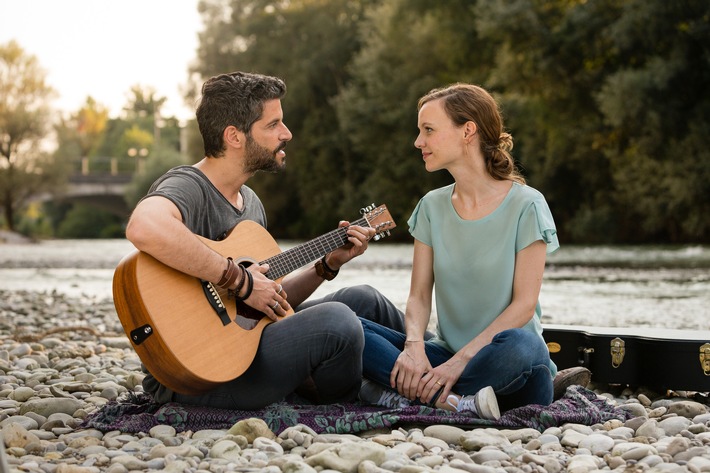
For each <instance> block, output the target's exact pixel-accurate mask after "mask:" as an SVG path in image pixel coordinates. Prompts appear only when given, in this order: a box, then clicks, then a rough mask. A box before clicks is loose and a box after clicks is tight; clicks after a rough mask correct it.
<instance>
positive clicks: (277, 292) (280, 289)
mask: <svg viewBox="0 0 710 473" xmlns="http://www.w3.org/2000/svg"><path fill="white" fill-rule="evenodd" d="M283 290H284V287H283V286H282V285H281V284H279V290H278V291H276V294H281V291H283Z"/></svg>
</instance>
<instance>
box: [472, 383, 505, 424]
mask: <svg viewBox="0 0 710 473" xmlns="http://www.w3.org/2000/svg"><path fill="white" fill-rule="evenodd" d="M476 412H477V413H478V417H480V418H481V419H487V420H498V419H500V408H499V407H498V399H496V393H495V391H493V388H492V387H490V386H486V387H485V388H483V389H481V390H480V391H478V393H477V394H476Z"/></svg>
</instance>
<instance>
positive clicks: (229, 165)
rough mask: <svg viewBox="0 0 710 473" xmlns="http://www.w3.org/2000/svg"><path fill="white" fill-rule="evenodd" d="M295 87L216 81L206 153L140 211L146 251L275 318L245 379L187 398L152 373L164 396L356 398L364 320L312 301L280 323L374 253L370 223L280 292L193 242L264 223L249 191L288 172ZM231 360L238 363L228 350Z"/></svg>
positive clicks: (238, 77)
mask: <svg viewBox="0 0 710 473" xmlns="http://www.w3.org/2000/svg"><path fill="white" fill-rule="evenodd" d="M285 93H286V86H285V84H284V83H283V81H281V80H280V79H278V78H275V77H269V76H263V75H259V74H250V73H242V72H234V73H231V74H222V75H218V76H215V77H212V78H210V79H209V80H207V81H206V82H205V83H204V85H203V87H202V97H201V99H200V102H199V105H198V107H197V123H198V125H199V129H200V133H201V134H202V138H203V141H204V148H205V157H204V158H203V159H202V160H201V161H200V162H198V163H197V164H195V165H193V166H179V167H177V168H175V169H172V170H170V171H168V172H167V173H166V174H165V175H163V176H161V177H160V178H159V179H158V180H157V181H156V182H155V183H154V184H153V186H152V187H151V189H150V191H149V193H148V195H147V196H146V197H145V198H143V200H141V201H140V202H139V203H138V205H137V206H136V209H135V210H134V212H133V214H132V216H131V218H130V221H129V222H128V226H127V228H126V237H127V238H128V239H129V240H130V241H131V242H132V243H133V244H134V245H135V246H136V248H138V249H139V250H141V251H143V252H145V253H148V254H150V255H152V256H153V257H154V258H156V259H157V260H159V261H161V262H162V263H164V264H166V265H168V266H170V267H172V268H175V269H177V270H178V271H181V272H183V273H186V274H189V275H191V276H195V277H197V278H200V279H203V280H206V281H211V282H213V283H214V284H216V285H218V286H220V287H221V288H223V289H229V291H230V293H231V294H233V295H234V297H237V298H239V299H241V300H242V301H243V302H244V303H245V304H246V305H248V306H250V307H252V308H253V309H256V310H258V311H260V312H262V313H263V314H265V315H266V316H267V317H269V318H271V319H273V320H274V321H276V323H272V324H269V325H268V326H266V327H265V329H264V331H263V333H262V336H261V341H260V344H259V348H258V350H257V353H256V356H255V359H254V361H253V362H252V364H251V365H250V367H249V368H248V369H247V371H246V372H244V374H242V375H241V376H239V377H238V378H237V379H235V380H233V381H230V382H227V383H225V384H222V385H220V386H218V387H217V388H215V389H213V390H211V391H208V392H207V393H204V394H200V395H194V396H190V395H184V394H180V393H176V392H173V391H172V390H170V389H169V388H167V387H166V386H163V385H161V384H160V383H158V381H157V380H156V379H155V378H154V377H153V376H152V375H150V374H148V375H147V376H146V378H145V380H144V382H143V386H144V388H145V391H146V392H149V393H151V394H152V395H153V397H154V398H155V400H156V401H158V402H161V403H164V402H169V401H175V402H181V403H186V404H196V405H202V406H212V407H219V408H227V409H257V408H260V407H263V406H265V405H268V404H270V403H272V402H276V401H280V400H282V399H283V398H284V397H285V396H286V395H288V394H289V393H291V392H294V391H296V390H298V391H299V393H302V394H304V395H307V396H308V397H309V398H310V400H311V401H313V402H316V403H333V402H343V401H351V400H355V399H356V398H357V393H358V390H359V388H360V381H361V370H362V350H363V344H364V341H363V333H362V327H361V324H360V322H359V320H358V318H357V316H356V314H355V313H354V312H353V311H352V310H351V309H349V308H348V307H347V306H346V305H344V304H342V303H339V302H333V301H331V302H322V303H317V304H310V305H309V307H307V308H304V309H303V310H300V311H298V312H297V313H296V314H294V315H292V316H289V317H286V318H283V319H281V318H279V316H283V315H285V314H286V311H287V310H289V309H290V308H291V307H297V306H298V305H299V304H301V303H302V302H303V301H305V300H306V298H308V297H309V296H310V295H311V294H312V293H313V291H315V289H316V288H318V286H319V285H320V284H321V283H322V282H323V280H324V278H325V279H332V278H333V277H335V275H336V274H337V272H338V270H339V269H340V267H341V266H343V265H344V264H345V263H347V262H348V261H350V260H351V259H352V258H354V257H356V256H359V255H361V254H362V253H363V252H364V251H365V250H366V249H367V242H368V240H369V239H370V238H371V237H372V236H373V235H374V233H375V231H374V229H372V228H363V227H360V226H355V225H352V226H348V224H347V222H341V226H344V227H345V226H347V235H348V244H347V245H346V246H344V247H341V248H339V249H336V250H334V251H332V252H331V253H329V254H328V255H326V256H325V257H324V258H323V259H322V260H319V262H317V263H316V265H315V266H312V267H310V268H307V269H305V270H303V271H301V272H299V273H297V274H294V275H292V277H290V278H286V279H284V281H283V285H280V284H278V283H276V282H274V281H272V280H271V279H269V278H267V277H266V276H265V275H264V273H266V271H267V270H268V266H267V265H262V266H260V265H258V264H253V265H251V266H249V267H248V268H245V267H243V266H242V265H237V264H235V263H234V262H233V261H231V260H230V259H227V258H225V257H224V256H222V255H220V254H219V253H217V252H216V251H214V250H212V249H211V248H209V247H208V246H206V245H205V244H204V243H203V242H202V241H200V239H199V238H198V237H197V236H195V235H201V236H203V237H205V238H208V239H210V240H222V239H224V238H225V237H226V236H227V235H228V234H229V232H230V230H232V228H234V226H235V225H237V224H238V223H239V222H241V221H244V220H253V221H255V222H257V223H259V224H261V225H262V226H264V227H266V215H265V212H264V207H263V206H262V203H261V201H260V200H259V198H258V197H257V196H256V194H255V193H254V192H253V191H252V190H251V189H250V188H249V187H247V186H246V182H247V180H248V179H249V178H250V177H252V176H253V175H254V174H255V173H256V172H258V171H269V172H276V171H279V170H281V169H283V168H284V167H285V166H286V153H285V148H286V144H287V143H288V142H289V141H290V140H291V138H292V135H291V132H290V131H289V129H288V128H287V127H286V125H285V124H284V121H283V111H282V108H281V99H282V98H283V96H284V95H285ZM225 356H235V357H236V356H239V353H238V350H235V352H234V353H225Z"/></svg>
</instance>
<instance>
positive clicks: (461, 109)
mask: <svg viewBox="0 0 710 473" xmlns="http://www.w3.org/2000/svg"><path fill="white" fill-rule="evenodd" d="M439 99H441V100H442V103H443V106H444V111H445V112H446V115H447V116H448V117H449V118H450V119H451V121H453V122H454V123H455V124H456V125H457V126H463V125H464V124H465V123H466V122H469V121H471V122H473V123H475V124H476V126H477V127H478V131H477V133H479V142H480V143H481V153H482V154H483V158H484V160H485V164H486V169H487V170H488V173H489V174H490V175H491V176H492V177H493V178H494V179H498V180H500V181H502V180H512V181H516V182H519V183H521V184H525V178H524V177H523V176H522V175H521V174H520V172H519V171H518V169H517V167H516V166H515V161H514V160H513V156H512V155H511V154H510V151H511V150H512V149H513V137H512V136H511V135H510V134H509V133H507V132H505V131H504V130H503V117H502V116H501V113H500V109H499V108H498V103H497V102H496V101H495V99H494V98H493V97H492V96H491V94H489V93H488V92H487V91H486V90H485V89H483V88H482V87H479V86H477V85H472V84H461V83H458V84H452V85H449V86H447V87H441V88H438V89H433V90H431V91H430V92H429V93H427V94H426V95H425V96H423V97H422V98H421V99H419V104H418V107H417V109H418V110H420V109H421V108H422V106H424V104H425V103H427V102H431V101H433V100H439Z"/></svg>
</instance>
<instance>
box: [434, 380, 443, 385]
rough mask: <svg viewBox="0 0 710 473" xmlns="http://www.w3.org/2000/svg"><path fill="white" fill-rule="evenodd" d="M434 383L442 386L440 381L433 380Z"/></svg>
mask: <svg viewBox="0 0 710 473" xmlns="http://www.w3.org/2000/svg"><path fill="white" fill-rule="evenodd" d="M435 383H436V384H438V385H439V386H443V384H441V383H440V382H438V381H435Z"/></svg>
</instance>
